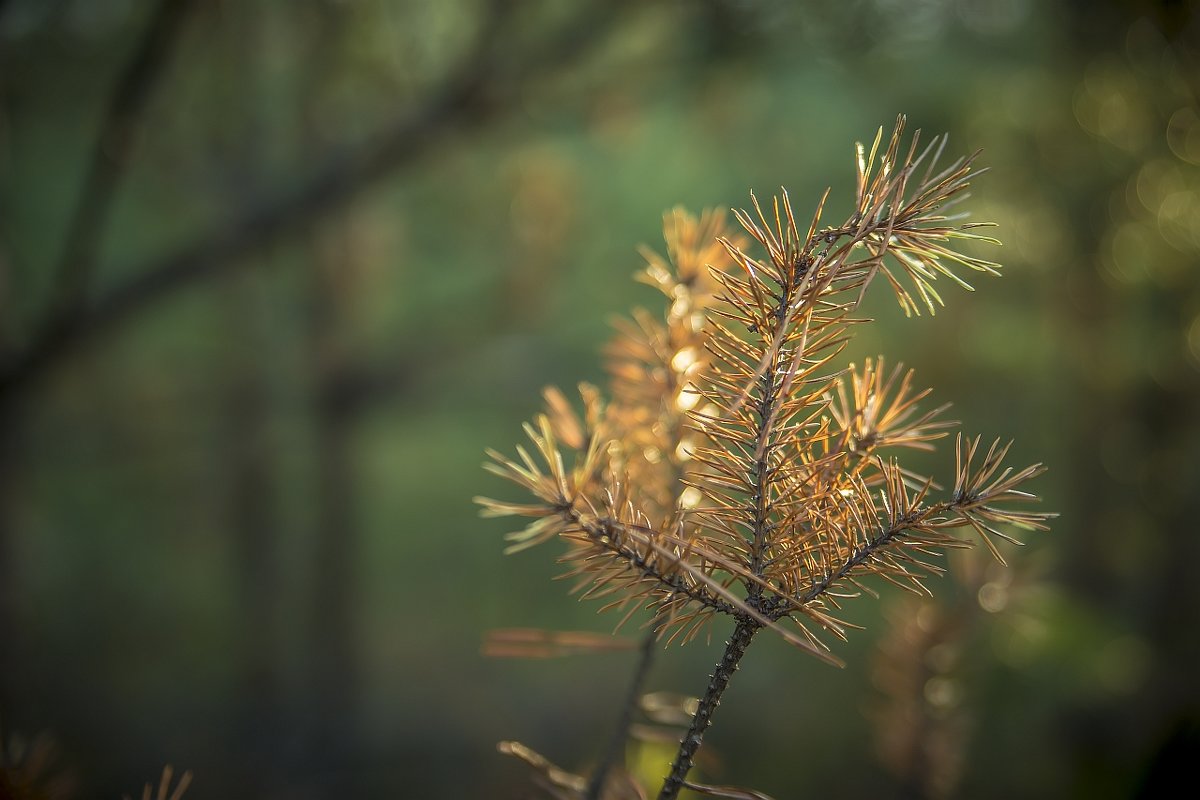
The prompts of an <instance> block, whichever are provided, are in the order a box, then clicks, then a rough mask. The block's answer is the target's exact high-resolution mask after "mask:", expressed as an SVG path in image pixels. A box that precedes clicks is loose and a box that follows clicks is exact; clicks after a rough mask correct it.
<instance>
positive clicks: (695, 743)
mask: <svg viewBox="0 0 1200 800" xmlns="http://www.w3.org/2000/svg"><path fill="white" fill-rule="evenodd" d="M758 630H759V625H758V623H757V622H755V621H754V620H752V619H748V618H746V617H739V618H738V621H737V626H736V627H735V628H734V629H733V633H732V634H730V636H729V641H728V642H726V643H725V653H724V654H723V655H722V656H721V660H720V661H718V662H717V668H716V669H715V670H713V674H712V678H711V680H710V681H709V683H708V689H707V691H705V692H704V696H703V697H701V698H700V707H699V708H697V709H696V714H695V716H693V717H692V724H691V726H689V727H688V730H687V733H685V734H684V736H683V739H682V740H681V741H680V742H679V750H678V752H677V753H676V754H675V761H674V763H672V764H671V772H670V773H669V774H668V775H667V777H666V780H664V781H663V786H662V791H661V792H659V794H658V800H674V798H676V797H678V796H679V791H680V790H681V789H682V788H683V783H684V781H685V780H686V779H687V775H688V772H690V771H691V769H692V764H693V763H694V762H695V758H696V751H697V750H699V749H700V743H701V742H702V741H703V740H704V732H705V731H706V730H708V726H709V725H710V724H712V715H713V712H714V711H716V710H717V706H719V705H720V704H721V696H722V695H723V694H724V693H725V690H726V689H727V688H728V687H729V681H730V679H731V678H732V677H733V673H735V672H737V668H738V664H739V663H740V662H741V660H742V656H743V655H745V654H746V648H747V647H749V646H750V641H751V640H752V639H753V638H754V634H755V633H757V632H758Z"/></svg>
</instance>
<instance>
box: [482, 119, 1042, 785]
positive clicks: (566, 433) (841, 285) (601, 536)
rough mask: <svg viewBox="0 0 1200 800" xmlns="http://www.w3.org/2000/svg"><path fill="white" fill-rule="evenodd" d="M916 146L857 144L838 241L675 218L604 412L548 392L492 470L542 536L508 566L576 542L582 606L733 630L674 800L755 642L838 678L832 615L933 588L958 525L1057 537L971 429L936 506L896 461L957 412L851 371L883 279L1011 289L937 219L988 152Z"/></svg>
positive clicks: (966, 233)
mask: <svg viewBox="0 0 1200 800" xmlns="http://www.w3.org/2000/svg"><path fill="white" fill-rule="evenodd" d="M903 131H904V119H903V117H901V118H900V119H899V120H898V121H897V124H896V127H895V129H894V131H893V133H892V135H891V137H890V138H889V139H888V141H887V144H886V146H884V147H883V148H882V149H881V146H880V145H881V142H882V141H883V132H882V129H881V130H880V132H879V134H878V135H877V136H876V137H875V140H874V143H873V144H872V146H871V148H870V150H869V151H867V149H866V148H864V147H863V146H861V145H859V146H858V147H857V149H856V154H857V159H856V165H857V170H856V192H855V203H854V208H853V211H852V213H851V215H850V216H849V217H848V218H847V219H845V220H844V221H843V222H841V223H840V224H838V225H835V226H822V215H823V210H824V207H825V201H826V198H827V197H828V196H829V191H828V190H827V191H826V193H825V195H824V196H823V197H822V198H821V200H820V202H819V203H818V205H817V208H816V211H815V213H814V214H813V215H812V217H811V218H810V221H809V222H808V224H807V225H806V226H804V227H803V228H802V227H801V226H800V225H798V224H797V217H796V215H795V212H794V209H793V206H792V203H791V201H790V198H789V197H788V194H787V192H786V190H784V191H782V192H781V193H780V194H779V195H778V196H776V197H774V198H772V200H771V201H770V202H769V203H767V204H766V207H765V208H764V206H763V204H761V203H760V202H759V200H758V198H757V197H755V196H754V195H753V194H752V195H751V205H752V209H751V210H738V211H735V212H734V216H735V218H736V219H737V221H738V223H739V224H740V225H741V227H742V229H743V230H744V232H745V234H746V237H747V238H745V239H742V238H740V237H737V236H734V235H732V234H731V233H729V232H727V231H725V230H724V228H723V225H722V221H721V218H720V217H719V216H717V215H706V216H704V217H702V218H701V219H700V220H695V219H694V218H690V217H687V216H686V215H683V214H682V213H680V212H676V213H675V214H674V215H673V216H670V217H668V220H667V225H666V228H667V240H668V253H669V256H670V259H671V260H670V262H667V261H664V260H662V259H660V258H658V257H657V256H653V255H652V256H648V267H647V268H646V270H645V272H644V273H643V275H642V279H643V280H644V281H645V282H647V283H649V284H651V285H653V286H656V287H658V288H659V289H661V290H662V292H663V293H664V294H665V295H666V296H667V298H668V301H669V305H668V311H667V314H666V316H665V320H664V321H660V320H658V319H656V318H655V317H654V316H653V315H650V314H648V313H645V312H638V313H635V315H634V318H633V320H632V321H630V322H626V323H623V324H621V325H619V326H618V331H619V333H618V336H617V338H616V340H615V341H614V343H613V344H612V345H610V347H609V349H608V364H609V370H610V373H611V375H612V389H611V391H612V400H611V401H610V402H609V404H608V405H607V406H605V405H604V404H603V402H602V400H601V399H600V393H599V392H598V391H597V390H596V389H594V388H592V387H582V388H581V397H582V403H583V408H584V413H583V415H582V417H580V416H577V415H576V414H575V412H574V411H573V410H572V408H571V404H569V403H568V402H567V401H566V400H565V398H564V397H563V395H562V394H561V393H558V392H557V391H553V390H552V391H550V392H548V393H547V403H548V408H547V412H546V413H545V414H542V415H539V416H538V418H537V419H536V420H535V422H534V424H533V425H527V426H526V434H527V436H528V438H529V440H530V442H531V444H532V449H531V450H527V449H526V448H524V447H518V448H517V459H515V460H514V459H509V458H506V457H504V456H502V455H501V454H499V453H496V452H494V451H489V456H490V457H491V459H492V461H491V462H489V464H488V465H487V468H488V469H489V470H490V471H492V472H494V473H496V474H498V475H500V476H502V477H505V478H507V479H509V480H511V481H513V482H514V483H516V484H518V485H519V486H521V487H522V488H523V489H524V490H525V491H526V493H527V494H529V495H531V496H532V498H533V501H534V502H532V503H529V502H522V503H508V502H502V501H496V500H490V499H484V498H480V499H479V500H478V502H480V503H481V504H482V505H483V513H484V514H486V515H490V516H507V515H515V516H523V517H526V518H529V519H530V520H531V521H530V522H529V523H528V524H526V526H525V527H524V528H523V529H522V530H519V531H516V532H514V533H512V534H509V537H508V538H509V540H510V542H511V543H512V544H511V545H510V547H509V551H515V550H520V549H525V548H526V547H531V546H533V545H536V544H539V543H542V542H545V541H548V540H550V539H555V538H557V539H562V540H565V541H566V542H567V543H568V544H569V548H568V551H567V552H566V554H565V555H564V556H563V558H562V560H563V561H564V562H566V563H567V564H568V565H569V567H568V570H569V571H568V573H567V574H568V575H569V576H571V577H573V578H575V579H576V581H577V583H576V591H579V592H581V593H582V595H583V596H584V597H590V598H604V599H605V605H604V608H605V609H607V608H614V609H619V610H622V611H623V612H624V614H625V617H624V619H628V617H629V616H630V615H632V614H633V613H635V612H636V611H637V610H638V609H639V608H648V609H650V611H651V620H652V621H651V623H650V624H651V625H652V627H653V630H654V631H655V632H656V634H657V635H658V636H659V637H662V638H666V639H667V640H669V641H673V640H677V639H678V640H680V641H683V642H686V641H688V640H690V639H692V638H694V637H695V636H697V635H698V634H699V633H700V632H701V631H702V630H704V629H705V626H706V625H707V623H709V622H711V621H712V620H714V619H716V618H717V617H718V616H731V617H733V618H734V619H735V621H736V628H735V635H734V637H733V638H731V640H730V643H729V649H728V650H727V653H726V658H725V659H723V662H722V664H724V665H725V666H724V667H723V668H719V669H718V670H717V673H715V674H714V682H713V684H712V685H710V691H709V692H708V693H707V694H706V695H705V697H704V698H702V700H701V703H700V706H699V708H698V711H697V714H696V718H695V721H694V723H693V727H692V729H691V730H690V731H689V734H688V736H686V737H685V744H686V743H687V742H688V741H692V742H694V746H691V747H690V750H689V747H687V746H681V750H680V753H679V755H678V757H677V760H676V763H675V765H674V766H673V768H672V772H671V774H670V775H669V776H668V778H667V781H666V783H665V784H664V788H663V791H662V794H661V795H660V797H661V798H672V797H674V796H675V795H676V794H677V793H678V791H679V790H680V788H681V787H682V786H683V785H684V783H685V779H686V774H687V771H688V769H689V768H690V766H691V758H692V755H693V754H694V751H695V746H698V744H699V740H700V737H701V736H702V735H703V732H704V728H706V727H707V724H708V720H709V719H710V717H711V712H712V710H713V708H715V704H716V701H717V700H718V699H719V696H720V692H721V691H723V688H724V685H725V684H727V683H728V678H729V676H730V675H731V674H732V671H733V670H735V669H736V666H737V660H738V658H740V656H741V653H742V652H744V650H745V648H746V647H747V646H748V645H749V643H750V639H751V638H752V637H753V635H754V634H755V632H757V631H758V630H761V629H763V628H769V629H771V630H773V631H775V632H777V633H779V634H780V635H782V636H783V637H784V638H785V639H786V640H788V641H790V642H792V643H793V644H796V645H798V646H799V647H801V648H803V649H805V650H808V651H809V652H812V653H814V654H816V655H818V656H820V657H822V658H824V659H826V660H828V661H831V662H834V663H836V662H837V659H836V658H835V657H834V656H832V654H831V653H830V652H829V647H828V644H827V643H826V641H825V640H824V639H823V638H821V637H820V636H819V634H820V633H821V632H822V631H824V632H826V633H828V634H832V635H833V636H835V637H838V638H844V636H845V628H846V625H845V623H844V622H842V621H841V620H839V619H838V618H837V616H836V614H837V613H838V609H839V608H840V604H841V603H842V602H843V601H844V600H845V599H846V598H848V597H852V596H857V595H859V594H861V593H863V592H867V593H871V594H874V590H873V589H871V588H870V586H869V584H868V583H864V580H867V579H871V578H875V579H881V580H883V581H885V582H890V583H894V584H897V585H899V586H901V587H904V588H906V589H909V590H912V591H916V592H927V591H928V590H927V589H926V587H925V585H924V583H923V580H924V579H926V578H928V577H929V576H932V575H937V574H939V573H940V572H941V571H942V567H941V566H940V564H939V563H938V561H937V560H936V559H937V558H938V556H939V555H940V554H942V553H944V552H945V551H946V550H948V549H953V548H958V547H964V546H967V545H968V542H967V540H964V539H963V538H962V537H961V535H960V534H961V533H962V532H963V531H964V530H967V531H969V532H970V533H973V534H975V536H976V537H977V538H978V539H979V540H980V541H981V542H982V543H983V544H984V545H985V547H987V549H988V550H989V551H990V552H991V553H992V554H993V556H995V557H996V558H997V559H998V560H1000V561H1001V562H1002V561H1003V559H1002V557H1001V554H1000V551H999V548H998V547H997V545H996V543H995V540H997V539H1000V540H1005V541H1008V542H1013V541H1015V539H1014V538H1013V536H1012V535H1011V534H1010V533H1008V532H1006V530H1005V529H1004V528H1007V527H1014V526H1015V527H1018V528H1023V529H1026V530H1043V529H1045V527H1046V525H1045V523H1046V520H1047V519H1048V518H1049V517H1050V516H1052V515H1049V514H1045V513H1042V512H1037V511H1031V510H1028V509H1026V508H1022V507H1020V504H1023V503H1026V502H1028V501H1031V500H1036V497H1035V496H1034V495H1032V494H1030V493H1028V492H1026V491H1024V490H1023V489H1021V488H1019V487H1021V486H1022V485H1024V484H1025V483H1026V482H1027V481H1028V480H1029V479H1031V478H1033V477H1034V476H1036V475H1037V474H1039V473H1040V472H1041V471H1042V468H1041V466H1040V465H1036V464H1035V465H1033V466H1030V467H1026V468H1024V469H1013V468H1011V467H1006V466H1005V465H1004V459H1005V457H1006V455H1007V453H1008V449H1009V448H1008V446H1002V445H1001V444H1000V443H999V442H998V441H997V442H996V443H994V444H993V445H992V446H991V447H990V448H989V449H988V450H987V452H986V453H983V451H982V450H981V448H980V439H979V438H978V437H976V438H974V439H965V438H963V437H962V435H961V434H960V435H959V438H958V444H957V447H956V468H955V476H954V489H953V491H952V492H950V493H949V494H948V495H947V496H945V497H943V498H942V499H934V495H935V494H936V493H938V492H940V491H941V489H940V487H939V486H938V484H936V483H935V482H934V481H933V480H932V479H930V478H927V477H924V476H921V475H918V474H916V473H913V472H911V471H909V470H907V469H905V468H904V467H902V466H901V464H900V461H899V454H900V452H901V451H903V450H905V449H909V450H912V449H917V450H932V449H934V446H935V445H934V443H935V442H936V441H937V440H938V439H940V438H942V437H944V436H945V435H946V433H947V429H948V428H950V427H953V426H954V424H955V423H952V422H949V421H946V420H944V419H943V418H942V414H943V413H944V412H945V409H946V408H947V406H945V405H943V406H939V407H936V408H933V409H929V410H924V409H922V408H921V404H922V403H923V402H924V401H925V400H926V399H927V398H928V395H929V393H930V392H929V390H927V389H926V390H918V389H916V388H915V384H914V381H913V372H912V371H911V370H910V371H907V372H905V371H904V370H903V369H902V367H899V366H898V367H896V368H894V369H892V370H891V371H888V370H887V369H886V368H885V362H884V359H883V357H882V356H881V357H879V358H878V359H875V360H871V359H868V360H867V361H865V362H864V364H863V366H862V368H861V369H856V368H854V367H853V365H851V367H850V368H849V369H848V370H847V369H844V368H842V367H840V366H839V365H838V364H837V358H838V356H839V355H840V354H841V352H842V351H843V349H844V347H845V346H846V343H847V342H848V340H849V338H850V336H851V335H852V333H853V330H854V328H855V327H856V326H857V325H859V324H862V323H863V322H865V320H863V319H861V318H859V317H857V316H856V313H857V310H858V307H859V305H860V303H861V300H862V298H863V295H864V293H865V292H866V290H867V288H868V287H869V285H870V284H871V283H872V282H873V280H874V279H875V278H876V277H878V276H879V275H882V276H883V277H884V280H885V282H886V283H887V284H888V286H889V287H890V288H891V290H892V292H893V293H894V295H895V297H896V299H897V302H898V303H899V305H900V307H901V309H902V310H903V311H904V312H905V313H906V315H911V314H919V313H920V311H921V308H922V307H924V308H926V309H928V310H929V312H930V313H931V314H932V313H934V312H935V311H936V308H937V306H939V305H941V304H942V303H943V299H942V297H941V295H940V294H939V292H938V291H937V288H936V286H935V284H936V282H937V280H938V279H939V277H945V278H947V279H949V280H950V281H951V282H953V283H955V284H957V285H960V286H963V287H965V288H967V289H970V288H971V287H970V285H969V284H967V283H966V281H965V280H963V278H962V277H961V276H960V274H959V273H961V272H969V271H975V272H981V273H986V274H992V275H996V274H998V265H997V264H995V263H994V262H991V261H987V260H984V259H980V258H977V257H975V256H971V255H967V254H963V253H961V252H959V250H958V249H957V248H958V246H959V245H961V244H962V242H964V241H970V240H976V241H985V242H995V240H994V239H991V238H990V237H986V236H983V235H981V234H979V233H977V232H976V231H977V229H978V228H980V227H982V226H981V225H980V224H970V223H966V222H964V221H963V217H962V216H961V215H960V216H947V215H946V213H945V212H946V209H947V208H948V207H950V206H952V205H953V204H954V203H956V202H959V201H961V200H962V199H964V198H965V197H966V190H967V188H968V186H969V183H970V177H971V175H972V174H973V173H972V162H973V160H974V156H972V157H969V158H964V159H959V160H957V161H955V162H953V163H952V164H950V165H949V166H947V167H944V168H940V169H939V168H938V166H937V164H938V161H939V157H940V156H941V154H942V151H943V150H944V148H945V144H946V140H945V137H938V138H936V139H934V141H933V142H931V143H930V144H929V145H928V146H926V147H925V148H924V149H919V148H918V144H919V138H920V135H919V132H918V133H917V135H915V136H914V137H913V138H912V140H911V142H910V143H909V144H908V146H907V147H903V146H902V141H903ZM921 167H923V172H922V173H921V176H920V177H919V178H918V177H916V176H917V173H918V170H919V168H921ZM976 174H977V173H976ZM802 231H803V233H802ZM751 244H753V245H754V247H753V249H751V248H750V246H749V245H751ZM705 263H707V268H703V269H702V268H701V264H705ZM734 651H736V655H737V658H732V659H730V657H729V656H730V653H731V652H734ZM719 666H720V665H719ZM722 675H723V681H718V677H720V676H722ZM718 683H720V686H719V687H718V686H717V684H718ZM727 796H728V795H727Z"/></svg>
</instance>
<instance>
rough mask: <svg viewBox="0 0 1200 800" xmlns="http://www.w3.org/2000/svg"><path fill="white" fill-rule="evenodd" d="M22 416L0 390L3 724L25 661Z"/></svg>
mask: <svg viewBox="0 0 1200 800" xmlns="http://www.w3.org/2000/svg"><path fill="white" fill-rule="evenodd" d="M20 424H21V423H20V417H19V410H18V408H17V403H16V398H13V397H11V396H5V393H4V392H3V390H2V389H0V725H2V724H4V721H5V716H6V715H11V714H12V713H13V712H14V711H15V710H16V700H17V697H18V696H19V679H18V676H17V673H18V669H19V667H20V664H21V659H20V653H21V648H22V642H21V639H20V630H21V626H20V614H19V613H18V604H19V595H20V592H19V588H20V587H19V585H18V577H19V576H18V575H17V569H16V556H17V553H16V549H17V543H16V531H15V524H14V520H13V516H14V515H13V504H14V502H15V500H16V492H15V491H14V490H13V484H14V482H15V481H16V478H17V474H16V473H17V470H16V459H17V445H18V443H17V436H18V433H19V431H20Z"/></svg>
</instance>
